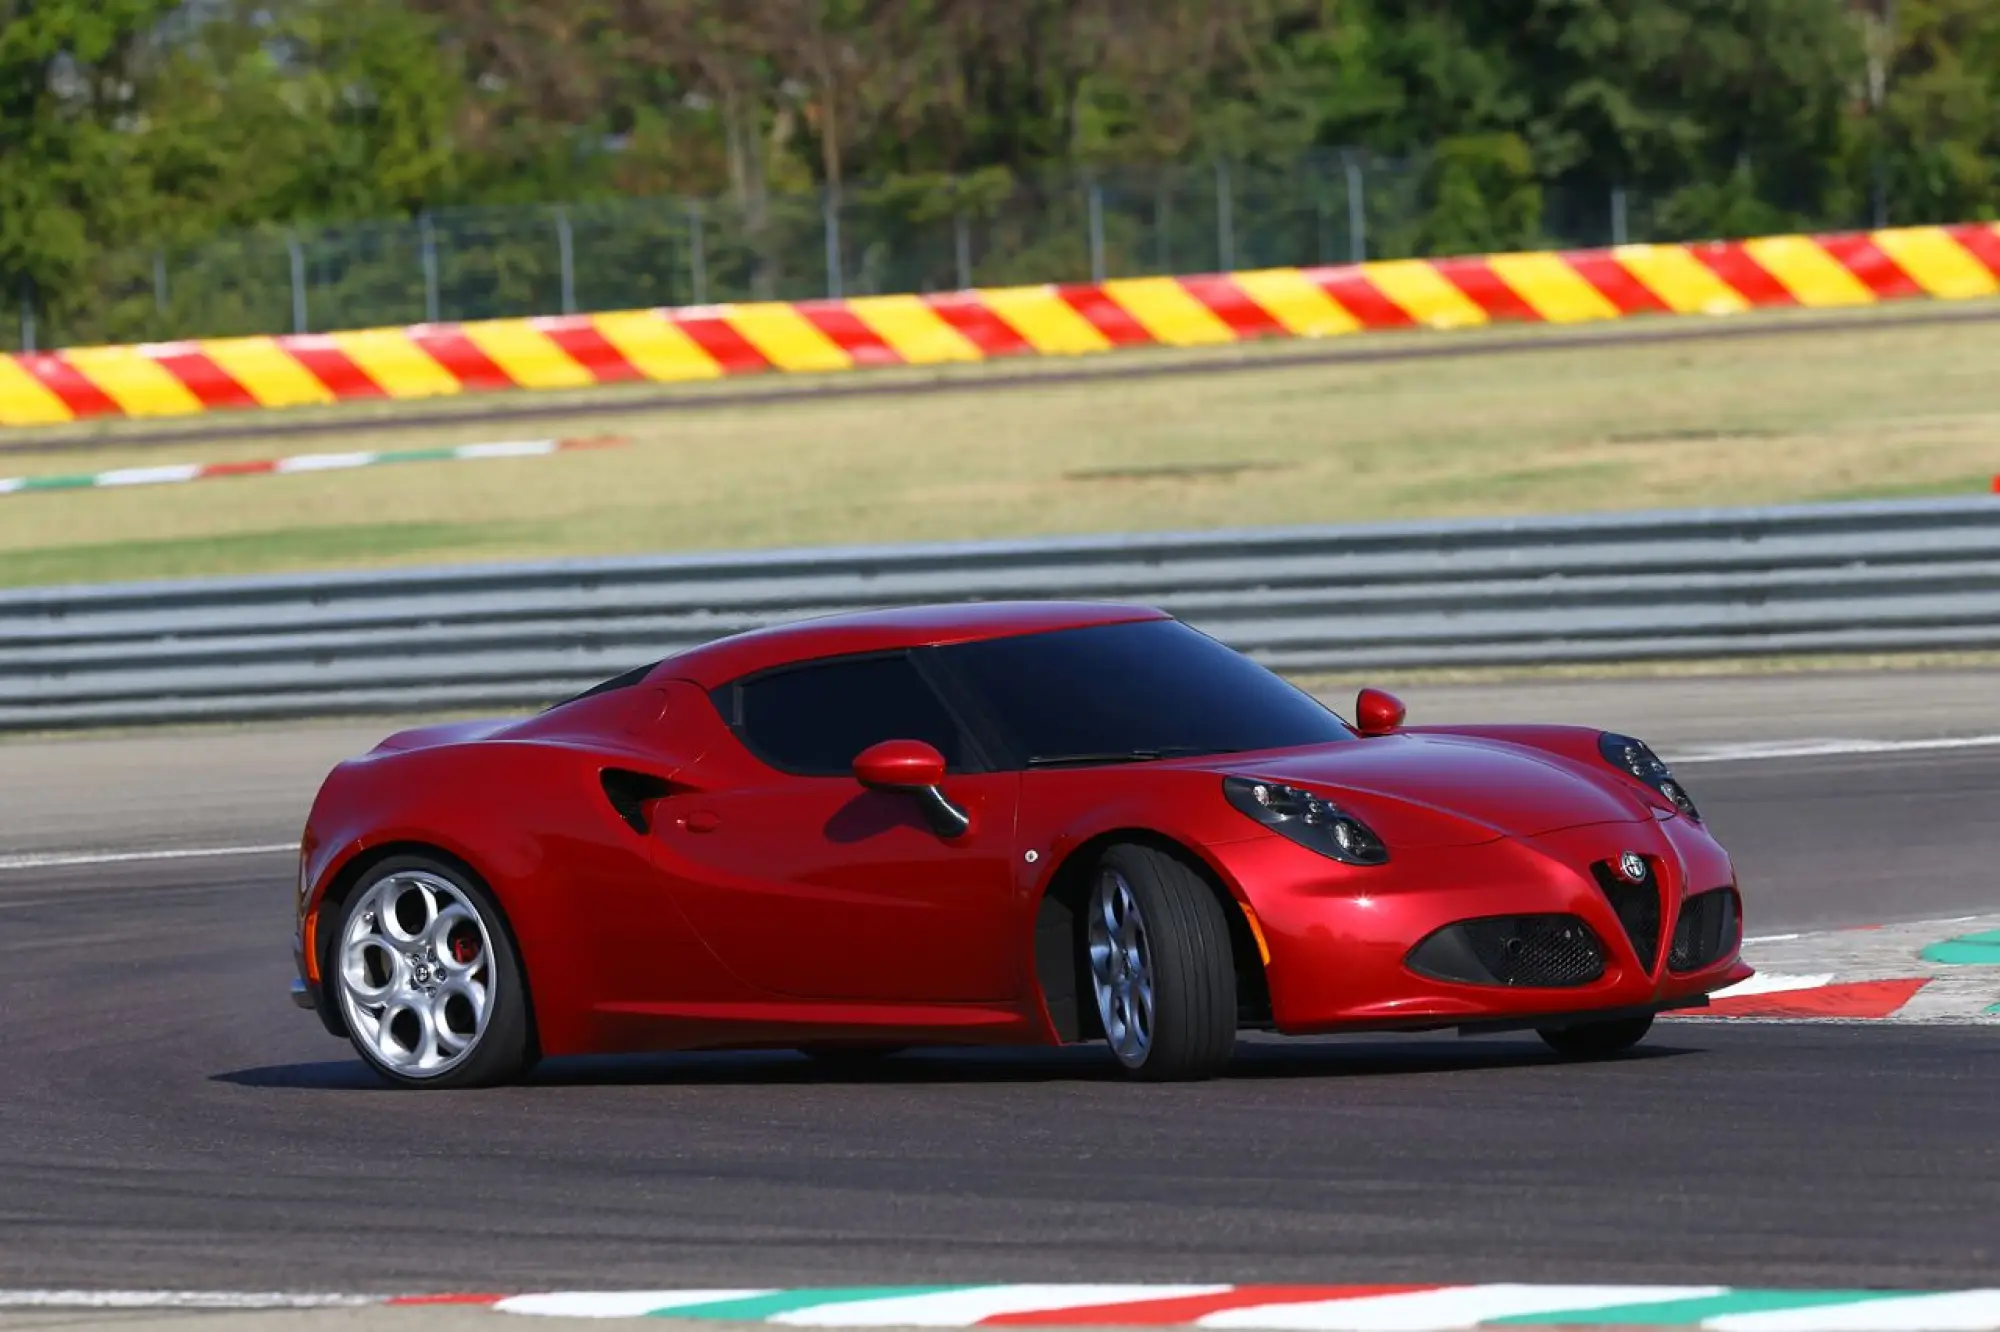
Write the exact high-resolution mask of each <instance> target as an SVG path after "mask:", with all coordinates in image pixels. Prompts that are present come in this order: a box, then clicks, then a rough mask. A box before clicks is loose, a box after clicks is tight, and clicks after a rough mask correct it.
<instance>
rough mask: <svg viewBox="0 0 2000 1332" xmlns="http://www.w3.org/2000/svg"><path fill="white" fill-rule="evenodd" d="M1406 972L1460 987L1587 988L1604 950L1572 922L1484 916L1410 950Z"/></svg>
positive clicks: (1599, 967)
mask: <svg viewBox="0 0 2000 1332" xmlns="http://www.w3.org/2000/svg"><path fill="white" fill-rule="evenodd" d="M1408 964H1409V967H1410V970H1412V971H1414V972H1416V973H1417V974H1418V975H1420V976H1428V977H1430V978H1431V979H1432V980H1443V981H1456V982H1457V983H1459V984H1461V985H1526V986H1539V987H1548V988H1562V987H1567V986H1572V985H1588V984H1590V983H1591V982H1592V981H1594V980H1596V979H1597V978H1598V977H1600V976H1602V975H1603V974H1604V946H1603V944H1601V943H1600V942H1599V941H1598V938H1597V936H1596V935H1595V934H1593V933H1592V932H1591V929H1590V926H1588V925H1586V924H1584V923H1583V921H1581V920H1580V919H1578V918H1577V917H1575V916H1487V917H1484V918H1482V919H1479V920H1462V921H1460V922H1458V923H1457V924H1456V925H1447V926H1445V927H1444V928H1443V929H1441V930H1438V931H1436V932H1435V933H1433V934H1431V935H1429V936H1428V937H1426V938H1425V939H1424V941H1423V942H1422V943H1420V944H1418V945H1417V946H1416V947H1415V948H1413V949H1411V950H1410V956H1409V958H1408Z"/></svg>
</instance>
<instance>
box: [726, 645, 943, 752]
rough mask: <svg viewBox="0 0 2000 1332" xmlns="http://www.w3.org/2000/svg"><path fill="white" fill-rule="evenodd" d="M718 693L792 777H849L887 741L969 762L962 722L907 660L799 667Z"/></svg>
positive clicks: (743, 729)
mask: <svg viewBox="0 0 2000 1332" xmlns="http://www.w3.org/2000/svg"><path fill="white" fill-rule="evenodd" d="M718 694H719V695H720V697H718V698H717V699H716V705H717V706H718V707H719V708H720V709H721V711H722V714H723V716H725V717H729V718H731V719H732V721H733V722H734V723H735V726H736V731H737V734H738V735H740V736H742V737H743V742H744V743H745V744H746V745H748V746H749V747H750V749H751V751H752V752H753V753H755V754H756V755H757V756H758V757H759V758H761V759H763V760H764V761H765V762H766V763H769V764H771V765H772V766H773V767H777V768H783V769H785V770H786V771H788V772H797V773H807V774H813V775H824V776H833V775H837V774H844V773H847V772H850V771H852V770H853V767H854V756H855V755H857V754H859V753H860V752H861V751H862V750H864V749H866V748H868V746H870V745H872V744H875V743H876V742H878V741H881V740H922V741H925V742H926V743H928V744H931V745H935V746H936V747H937V750H938V752H939V753H940V754H943V755H944V759H945V763H946V764H947V765H948V766H949V767H950V768H952V769H953V770H962V769H964V768H965V767H966V766H968V763H969V757H970V756H969V755H968V754H967V752H966V744H965V739H964V736H963V735H962V734H961V733H960V731H959V728H958V724H957V723H956V722H955V721H954V720H953V719H952V716H951V714H950V713H949V712H947V711H946V710H945V707H944V704H943V703H941V702H940V701H939V700H938V697H937V695H936V694H935V693H934V692H932V690H931V687H930V685H929V684H928V683H926V682H925V680H924V678H923V676H922V675H920V674H918V673H917V668H916V667H915V666H913V665H912V664H911V663H910V659H909V658H908V657H901V656H897V657H865V658H859V659H855V660H849V661H830V662H824V663H821V664H819V665H815V666H800V667H795V668H793V669H791V670H786V671H780V672H778V673H776V674H773V675H764V676H759V677H757V678H756V679H752V680H746V681H742V682H739V683H737V684H735V685H725V686H724V687H723V688H722V689H721V690H719V691H718ZM732 694H733V698H732V697H731V695H732ZM732 709H733V711H732Z"/></svg>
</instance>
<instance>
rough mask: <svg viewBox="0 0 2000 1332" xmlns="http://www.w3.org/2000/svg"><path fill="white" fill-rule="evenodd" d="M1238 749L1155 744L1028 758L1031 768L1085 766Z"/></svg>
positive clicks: (1144, 760) (1192, 755)
mask: <svg viewBox="0 0 2000 1332" xmlns="http://www.w3.org/2000/svg"><path fill="white" fill-rule="evenodd" d="M1237 752H1240V751H1237V750H1234V749H1229V748H1218V747H1215V746H1212V745H1155V746H1153V747H1152V748H1150V749H1116V750H1106V751H1105V752H1103V753H1101V754H1037V755H1035V756H1034V757H1033V758H1031V759H1029V760H1028V766H1029V767H1031V768H1063V767H1086V766H1089V765H1092V764H1098V763H1149V762H1151V761H1152V760H1154V759H1163V758H1194V757H1196V756H1198V755H1201V754H1233V753H1237Z"/></svg>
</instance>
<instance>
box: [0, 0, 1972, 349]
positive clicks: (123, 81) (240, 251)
mask: <svg viewBox="0 0 2000 1332" xmlns="http://www.w3.org/2000/svg"><path fill="white" fill-rule="evenodd" d="M1892 16H1893V17H1892ZM1354 154H1359V155H1360V156H1358V157H1356V156H1354ZM1218 160H1220V161H1223V162H1226V163H1229V164H1230V168H1229V170H1230V173H1231V174H1229V175H1228V176H1227V177H1225V178H1220V179H1219V178H1218V177H1217V176H1216V175H1215V173H1214V168H1213V165H1212V164H1213V163H1214V162H1216V161H1218ZM1405 160H1406V161H1408V162H1410V163H1412V164H1413V165H1411V166H1410V167H1409V168H1408V169H1398V168H1392V167H1391V166H1390V165H1389V164H1391V163H1393V162H1397V161H1405ZM1356 162H1362V163H1365V164H1366V172H1367V179H1368V182H1369V183H1368V192H1367V197H1366V199H1365V203H1364V201H1361V200H1356V201H1353V202H1354V203H1356V204H1357V205H1363V206H1361V207H1360V208H1359V211H1360V212H1361V213H1362V214H1363V215H1364V220H1365V221H1366V222H1367V226H1368V248H1369V252H1370V253H1371V254H1374V255H1378V256H1379V255H1394V254H1408V253H1443V252H1456V251H1467V250H1479V249H1489V248H1501V247H1508V246H1516V245H1527V244H1533V243H1537V242H1541V241H1548V240H1575V239H1577V238H1580V237H1590V238H1592V239H1603V238H1605V237H1604V236H1603V235H1602V234H1601V233H1602V232H1603V231H1604V230H1605V228H1607V227H1608V226H1609V213H1610V209H1609V205H1608V203H1607V200H1608V199H1609V198H1610V197H1611V194H1612V192H1613V190H1614V189H1616V190H1622V191H1625V192H1627V196H1628V197H1629V199H1630V200H1631V201H1632V207H1631V215H1632V217H1633V219H1634V220H1635V221H1634V226H1633V232H1634V234H1644V235H1648V236H1654V237H1660V238H1666V237H1673V236H1683V237H1695V236H1719V235H1741V234H1748V233H1751V232H1756V231H1765V230H1777V229H1783V228H1788V227H1799V226H1816V227H1826V226H1846V225H1854V224H1859V223H1862V222H1865V221H1867V220H1869V219H1870V217H1871V215H1872V214H1873V213H1874V212H1875V211H1876V210H1877V209H1879V210H1881V211H1882V212H1884V213H1886V215H1887V216H1888V217H1889V218H1891V219H1893V220H1896V221H1907V222H1916V221H1948V220H1957V219H1965V218H1979V217H1993V216H1996V215H2000V167H1996V165H1995V164H1996V162H2000V5H1995V4H1993V3H1992V2H1991V0H1895V3H1894V4H1893V5H1891V4H1889V3H1888V0H562V3H560V4H557V3H551V0H0V300H4V301H5V302H6V303H7V304H8V305H12V304H13V303H14V302H15V301H16V300H18V298H19V296H20V295H22V294H24V293H28V292H32V294H33V297H34V301H35V304H36V306H37V308H38V310H39V311H40V313H41V317H42V319H43V321H44V328H45V329H46V330H48V331H49V333H50V334H51V335H53V336H54V337H59V338H88V337H130V336H164V335H169V334H172V333H174V332H176V331H179V330H185V329H190V328H196V327H198V328H201V329H203V330H206V331H247V330H249V329H253V328H270V327H283V326H285V325H286V324H287V323H288V322H289V319H290V313H291V312H290V308H289V298H288V297H285V296H284V294H283V292H282V290H280V291H279V294H278V296H277V297H276V298H274V297H273V295H272V289H273V288H274V287H275V288H279V289H282V288H283V286H284V285H285V283H286V282H287V280H288V275H289V271H290V263H291V259H290V253H289V251H288V249H287V245H286V240H285V233H286V231H287V229H291V228H313V227H324V226H327V225H329V224H331V225H337V226H342V227H350V226H351V227H352V228H354V229H349V230H346V231H343V232H341V233H340V235H339V237H338V239H339V242H340V243H339V244H337V245H334V244H318V243H308V244H307V246H306V248H307V249H308V250H309V251H310V253H309V254H308V255H306V258H307V261H308V264H309V267H310V268H311V274H310V280H311V286H312V290H311V293H310V302H309V303H310V305H311V306H312V309H311V310H310V311H309V314H310V317H311V318H312V320H313V322H314V324H315V325H316V326H326V324H327V323H329V322H330V321H334V320H344V319H349V318H355V319H361V318H370V319H372V318H387V317H399V318H400V317H420V316H421V313H422V311H421V310H418V311H416V312H415V313H410V312H408V311H407V309H406V307H408V306H409V305H410V303H411V301H412V299H413V298H412V295H411V282H410V274H411V272H412V269H413V266H415V265H417V264H418V262H419V261H418V257H417V256H418V251H419V248H420V239H419V237H420V232H419V230H418V228H417V226H416V224H415V221H414V219H416V218H418V217H420V216H423V215H426V214H430V215H434V216H436V217H437V218H438V219H440V222H439V225H440V227H442V228H443V230H442V231H440V232H438V233H436V234H438V235H440V236H442V237H443V240H442V241H441V242H440V244H441V247H442V248H439V249H437V251H436V267H437V270H438V287H439V292H438V295H439V300H440V303H441V306H442V311H443V313H444V314H445V316H446V317H454V316H458V317H464V316H468V315H470V314H472V313H475V312H482V311H489V312H490V311H498V310H518V309H523V308H549V307H550V306H552V305H553V304H554V303H555V302H557V301H559V300H560V293H559V292H558V290H557V287H558V285H559V279H558V277H557V276H556V274H555V272H554V268H553V264H554V255H555V249H554V244H553V241H552V239H551V238H552V237H553V236H554V235H555V228H556V221H555V216H556V215H555V214H554V212H553V211H550V210H549V209H547V208H536V207H524V206H534V205H554V204H557V203H561V204H564V205H566V206H567V209H568V212H567V213H566V216H567V217H568V220H569V225H570V227H571V239H572V244H573V246H574V248H575V257H576V261H577V262H576V271H577V277H576V287H577V290H576V293H575V294H576V298H577V301H578V302H579V304H580V305H583V306H585V307H589V306H595V305H602V304H606V303H610V304H621V303H626V302H628V301H639V300H659V301H662V302H664V301H669V300H686V299H693V298H694V297H695V296H696V295H700V294H704V290H703V289H704V288H705V289H706V294H708V295H710V296H712V297H714V298H716V299H721V298H723V297H724V296H725V295H728V296H744V295H785V294H813V293H816V292H818V291H820V290H822V289H823V288H824V285H825V259H824V255H823V249H822V231H821V227H822V225H823V213H822V208H821V203H820V200H819V198H818V197H817V196H818V194H819V193H820V191H822V190H825V189H829V188H836V187H837V193H838V199H839V207H840V217H841V220H842V246H841V254H840V256H839V260H840V265H841V269H842V273H843V275H844V278H845V285H846V286H847V287H848V289H850V290H897V289H905V290H907V289H919V290H921V289H925V288H929V287H936V286H941V285H949V284H951V283H955V282H957V281H960V280H962V279H963V278H964V277H965V276H966V274H967V272H970V273H971V274H972V276H974V278H975V279H976V280H980V281H996V280H1016V279H1018V280H1024V281H1025V280H1043V279H1048V278H1056V277H1070V276H1080V275H1083V274H1084V273H1087V272H1088V271H1089V268H1090V263H1091V254H1090V253H1089V248H1088V243H1087V240H1086V236H1087V234H1088V227H1087V225H1086V221H1085V219H1086V212H1087V210H1086V204H1085V197H1086V195H1085V182H1086V181H1089V180H1094V181H1096V182H1097V189H1098V200H1099V202H1098V208H1099V217H1100V226H1101V231H1102V235H1103V240H1104V246H1103V253H1102V259H1103V261H1104V263H1105V265H1106V267H1107V269H1108V270H1109V271H1112V272H1147V271H1158V270H1160V269H1162V268H1168V267H1174V268H1200V267H1206V266H1210V265H1213V264H1215V263H1219V262H1224V261H1233V262H1243V263H1259V262H1300V261H1308V262H1310V261H1320V262H1326V261H1331V260H1334V259H1338V258H1344V257H1347V247H1348V245H1349V243H1350V241H1351V239H1355V238H1351V237H1350V236H1349V234H1348V231H1347V223H1348V217H1349V213H1350V200H1349V199H1348V197H1347V189H1348V187H1349V178H1350V176H1351V174H1352V170H1353V169H1354V167H1353V164H1354V163H1356ZM1218 189H1223V190H1225V192H1226V193H1227V199H1228V207H1229V208H1230V209H1233V210H1234V214H1233V222H1232V225H1233V227H1234V233H1233V234H1232V235H1231V237H1230V239H1229V240H1228V241H1227V242H1223V241H1221V240H1220V239H1219V237H1220V235H1221V232H1222V229H1223V224H1222V223H1221V221H1220V220H1219V219H1218V216H1217V203H1216V198H1217V190H1218ZM683 198H702V199H705V200H708V203H707V204H706V206H705V209H706V211H705V212H704V213H703V214H702V215H701V217H700V220H699V221H696V220H694V219H693V216H692V215H691V214H690V213H689V212H688V209H687V206H686V205H685V204H683V203H682V202H680V200H681V199H683ZM494 206H512V207H513V208H514V209H515V211H514V212H512V213H505V214H503V213H501V212H497V211H474V212H466V211H463V210H465V209H468V208H470V209H492V208H493V207H494ZM454 210H459V211H454ZM367 220H376V221H380V222H383V223H385V224H392V225H380V226H366V227H364V226H361V225H360V224H361V223H363V222H364V221H367ZM218 233H224V234H227V235H229V236H231V237H232V238H233V239H231V240H230V241H229V242H228V244H227V245H226V246H221V247H217V246H214V245H203V246H201V247H199V248H196V247H197V243H198V242H205V241H206V240H207V238H211V237H213V236H215V235H216V234H218ZM156 257H157V258H159V259H160V260H162V261H164V262H163V263H161V264H156V262H155V260H156ZM163 273H165V274H166V275H168V276H169V278H170V280H169V281H167V282H164V283H163V282H161V281H159V278H160V277H161V276H162V274H163ZM415 299H416V300H417V301H418V303H419V304H421V302H422V295H421V291H420V290H419V292H418V294H417V296H416V297H415ZM274 307H276V308H274Z"/></svg>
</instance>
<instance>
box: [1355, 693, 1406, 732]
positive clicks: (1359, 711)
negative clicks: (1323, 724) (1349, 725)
mask: <svg viewBox="0 0 2000 1332" xmlns="http://www.w3.org/2000/svg"><path fill="white" fill-rule="evenodd" d="M1408 715H1409V710H1408V709H1407V708H1405V707H1404V706H1403V700H1402V699H1400V698H1397V697H1396V696H1395V695H1394V694H1391V693H1388V692H1386V691H1384V690H1380V689H1364V690H1362V691H1361V692H1360V694H1358V695H1356V697H1355V699H1354V729H1355V730H1357V731H1359V732H1361V734H1363V735H1387V734H1389V732H1391V731H1393V730H1395V729H1396V728H1397V727H1398V726H1401V725H1402V724H1403V718H1404V717H1406V716H1408Z"/></svg>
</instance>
